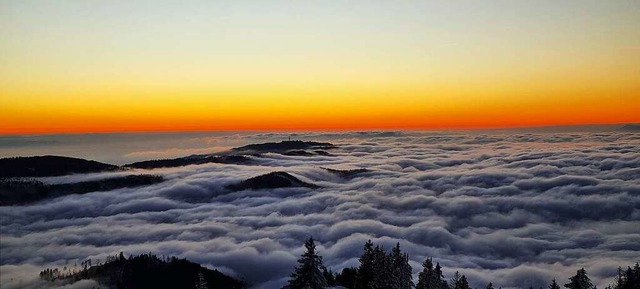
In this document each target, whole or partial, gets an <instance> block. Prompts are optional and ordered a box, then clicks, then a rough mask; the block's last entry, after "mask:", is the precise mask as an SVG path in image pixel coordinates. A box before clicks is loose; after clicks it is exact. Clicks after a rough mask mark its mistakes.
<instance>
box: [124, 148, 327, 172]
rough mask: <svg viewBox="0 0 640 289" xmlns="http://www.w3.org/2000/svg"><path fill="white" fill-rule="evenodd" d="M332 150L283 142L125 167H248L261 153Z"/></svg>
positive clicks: (298, 153) (304, 153) (312, 153)
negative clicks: (214, 164)
mask: <svg viewBox="0 0 640 289" xmlns="http://www.w3.org/2000/svg"><path fill="white" fill-rule="evenodd" d="M332 148H335V145H333V144H330V143H323V142H311V141H309V142H305V141H282V142H279V143H262V144H251V145H246V146H243V147H238V148H233V149H231V150H229V151H226V152H221V153H218V154H212V155H192V156H187V157H180V158H175V159H161V160H149V161H141V162H135V163H131V164H127V165H124V167H128V168H138V169H155V168H172V167H182V166H188V165H200V164H207V163H220V164H236V165H247V164H252V163H253V162H254V160H253V159H252V158H250V157H249V156H251V155H253V156H255V155H259V154H261V153H268V152H271V153H280V154H283V155H290V156H315V155H318V156H328V155H329V153H327V152H326V151H323V149H332ZM307 150H308V151H307Z"/></svg>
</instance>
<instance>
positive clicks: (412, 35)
mask: <svg viewBox="0 0 640 289" xmlns="http://www.w3.org/2000/svg"><path fill="white" fill-rule="evenodd" d="M366 4H368V5H366ZM494 6H501V8H500V9H489V8H491V7H493V8H495V7H494ZM638 27H640V4H639V3H638V2H637V1H588V2H585V1H565V2H561V3H558V2H556V1H531V2H526V3H525V2H522V1H458V2H455V3H450V2H445V1H442V2H441V1H402V2H401V3H392V2H375V3H371V2H368V1H366V2H358V1H354V2H340V1H338V2H333V3H332V4H328V3H325V4H324V5H320V3H306V2H296V3H295V5H293V3H289V2H285V1H275V2H269V3H266V2H263V1H238V2H236V1H231V2H228V3H226V2H216V3H213V2H208V1H202V2H199V1H196V2H190V4H181V3H179V2H173V3H170V2H165V1H160V2H144V1H122V2H118V4H117V5H113V3H112V2H111V1H101V2H93V1H92V2H85V1H55V2H47V1H3V2H2V3H1V4H0V34H1V35H3V37H2V39H0V63H1V65H0V133H5V134H21V133H54V132H105V131H166V130H171V131H180V130H303V129H316V130H323V129H378V128H380V129H398V128H400V129H401V128H407V129H447V128H485V127H513V126H542V125H573V124H599V123H627V122H639V121H640V113H638V112H639V111H640V97H639V96H640V32H639V31H640V30H639V29H638Z"/></svg>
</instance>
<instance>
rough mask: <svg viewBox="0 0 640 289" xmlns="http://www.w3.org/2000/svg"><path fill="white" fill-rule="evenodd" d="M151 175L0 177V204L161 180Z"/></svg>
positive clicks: (24, 201)
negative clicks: (54, 180)
mask: <svg viewBox="0 0 640 289" xmlns="http://www.w3.org/2000/svg"><path fill="white" fill-rule="evenodd" d="M162 181H163V178H162V177H160V176H153V175H130V176H124V177H115V178H108V179H102V180H96V181H87V182H79V183H69V184H53V185H50V184H45V183H43V182H40V181H37V180H33V179H0V206H8V205H20V204H26V203H31V202H36V201H39V200H43V199H47V198H53V197H59V196H65V195H71V194H84V193H89V192H96V191H110V190H114V189H119V188H130V187H138V186H145V185H151V184H155V183H159V182H162Z"/></svg>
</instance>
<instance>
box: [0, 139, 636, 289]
mask: <svg viewBox="0 0 640 289" xmlns="http://www.w3.org/2000/svg"><path fill="white" fill-rule="evenodd" d="M260 137H263V138H265V139H274V138H281V137H282V136H280V135H261V136H256V135H254V136H251V138H250V139H257V138H260ZM297 137H299V138H304V139H314V140H330V141H331V142H333V143H335V144H337V145H338V146H339V148H338V149H334V150H332V151H331V155H330V156H312V157H308V156H284V155H279V154H271V153H268V154H264V155H262V156H260V157H258V158H259V159H258V160H259V164H260V165H252V166H241V165H225V164H206V165H197V166H187V167H181V168H171V169H157V170H152V171H144V170H141V172H145V173H153V174H160V175H162V176H163V177H165V178H166V179H167V181H165V182H163V183H161V184H156V185H152V186H149V187H144V188H136V189H119V190H115V191H109V192H95V193H90V194H85V195H72V196H65V197H61V198H57V199H53V200H47V201H44V202H40V203H38V204H32V205H28V206H17V207H2V208H0V217H1V218H2V233H1V239H2V243H1V245H0V248H1V250H2V254H1V264H2V266H1V267H0V269H1V270H2V274H1V275H2V279H1V282H2V284H3V286H2V287H3V288H16V287H18V286H23V287H26V285H25V284H31V285H29V286H35V287H34V288H37V286H38V283H37V282H35V281H33V282H32V281H29V280H27V279H28V278H29V277H26V275H28V274H25V272H34V273H33V275H29V276H37V269H38V268H41V267H44V266H52V265H58V266H62V265H64V264H68V265H69V264H71V265H72V264H73V263H74V262H78V263H79V261H80V260H83V259H85V258H92V259H94V260H95V259H102V260H104V259H105V257H106V256H107V255H114V254H116V253H117V252H120V251H123V252H125V253H127V254H129V253H131V254H139V253H146V252H153V253H155V254H159V255H162V254H164V255H176V256H180V257H186V258H188V259H189V260H192V261H194V262H199V263H201V264H204V265H206V266H208V267H211V268H218V269H220V270H221V271H223V272H226V273H230V274H233V275H235V276H238V277H241V278H243V279H244V280H246V281H248V282H250V283H252V284H255V285H256V288H279V287H280V286H282V285H283V283H284V282H285V281H286V280H287V277H288V275H289V274H290V272H291V270H292V268H293V267H294V265H295V263H296V259H297V257H298V256H299V254H301V253H302V242H303V240H304V239H305V238H307V237H308V236H313V237H314V238H315V239H316V240H317V241H318V244H319V251H320V253H321V254H322V255H323V256H324V258H325V263H326V265H328V266H329V267H331V268H333V270H334V271H336V270H340V269H342V268H344V267H347V266H355V265H357V263H358V260H357V258H358V257H359V255H360V254H361V250H362V245H363V244H364V242H365V241H366V240H369V239H371V240H373V241H374V243H376V244H383V245H385V247H386V248H391V247H392V245H393V244H395V242H400V244H401V246H402V248H403V250H405V251H407V252H408V253H409V255H410V257H411V263H410V264H411V265H412V266H413V269H414V273H416V274H417V272H418V270H419V268H420V263H421V262H422V260H424V258H425V257H427V256H432V257H433V258H434V260H435V261H438V262H440V263H441V264H442V265H443V266H444V268H445V276H451V274H452V272H454V271H460V272H461V273H464V274H466V275H467V276H468V278H469V280H470V282H471V284H472V285H473V286H476V287H483V286H484V285H486V283H488V282H490V281H491V282H494V284H496V286H502V287H527V288H528V287H529V286H534V287H535V288H538V287H539V286H546V285H547V284H548V282H549V281H550V280H551V279H553V278H557V279H558V280H564V278H566V277H568V276H571V275H573V274H574V273H575V270H577V269H578V268H580V267H585V268H587V270H588V273H589V275H590V276H591V278H592V279H594V280H595V281H596V283H597V284H598V286H600V287H601V288H603V287H602V286H604V285H605V284H607V283H609V282H610V281H611V280H610V279H609V277H610V276H612V275H613V273H614V271H615V269H616V268H617V267H618V266H626V265H630V264H631V263H633V262H637V261H638V260H640V245H639V244H640V230H639V229H638V228H640V154H639V153H638V152H640V135H638V134H633V133H621V132H611V133H573V134H571V133H563V134H551V133H537V134H534V133H521V134H517V133H510V134H435V133H433V134H426V133H395V132H384V133H344V134H306V135H298V136H297ZM209 145H210V143H208V142H203V146H209ZM324 168H334V169H353V168H367V169H368V170H367V171H365V172H363V173H360V174H358V175H356V176H355V177H354V178H350V179H344V178H341V177H340V176H338V175H336V174H334V173H332V172H330V171H328V170H326V169H324ZM273 171H284V172H288V173H290V174H292V175H294V176H296V177H297V178H299V179H300V180H302V181H304V182H308V183H313V184H316V185H318V186H320V188H319V189H311V188H279V189H272V190H258V191H239V192H229V191H228V190H227V189H225V188H226V187H228V186H229V185H231V184H235V183H237V182H239V181H241V180H245V179H248V178H250V177H254V176H257V175H260V174H265V173H269V172H273ZM88 177H90V178H96V177H97V175H96V174H92V175H90V176H88ZM64 178H65V177H58V178H57V179H52V180H51V181H56V182H64ZM69 178H73V179H74V181H76V180H77V179H78V178H79V177H78V176H73V177H69ZM80 178H81V177H80ZM18 280H22V281H20V282H23V283H20V284H19V283H18ZM29 282H31V283H29ZM91 284H92V285H95V284H93V283H91ZM5 286H6V287H5Z"/></svg>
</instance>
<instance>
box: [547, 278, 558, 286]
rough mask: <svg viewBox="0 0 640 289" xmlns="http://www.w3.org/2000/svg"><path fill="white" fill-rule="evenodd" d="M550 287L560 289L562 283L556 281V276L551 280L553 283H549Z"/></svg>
mask: <svg viewBox="0 0 640 289" xmlns="http://www.w3.org/2000/svg"><path fill="white" fill-rule="evenodd" d="M549 289H560V285H558V283H557V282H556V278H553V280H551V284H549Z"/></svg>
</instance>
